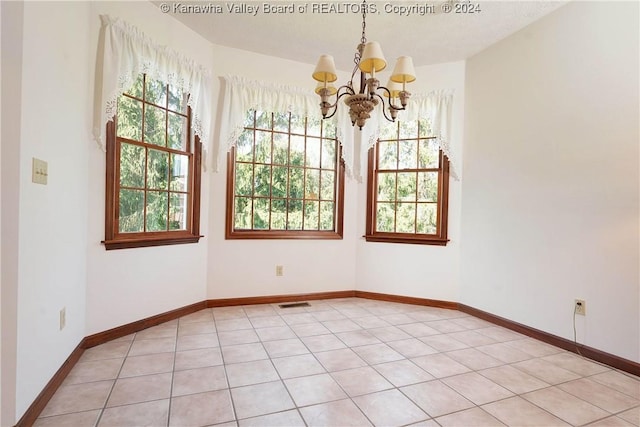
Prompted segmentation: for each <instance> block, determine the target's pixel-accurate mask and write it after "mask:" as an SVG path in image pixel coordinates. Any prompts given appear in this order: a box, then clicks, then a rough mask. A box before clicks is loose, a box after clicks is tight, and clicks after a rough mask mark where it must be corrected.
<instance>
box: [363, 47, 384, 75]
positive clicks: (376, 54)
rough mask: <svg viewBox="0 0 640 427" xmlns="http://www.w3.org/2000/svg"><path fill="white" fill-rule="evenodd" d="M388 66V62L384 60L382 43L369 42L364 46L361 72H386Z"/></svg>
mask: <svg viewBox="0 0 640 427" xmlns="http://www.w3.org/2000/svg"><path fill="white" fill-rule="evenodd" d="M386 66H387V61H386V60H385V59H384V54H383V53H382V48H381V47H380V43H378V42H369V43H367V44H366V45H364V51H363V52H362V58H360V70H362V71H363V72H365V73H369V74H371V72H373V71H375V72H378V71H382V70H384V68H385V67H386Z"/></svg>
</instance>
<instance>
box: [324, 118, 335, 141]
mask: <svg viewBox="0 0 640 427" xmlns="http://www.w3.org/2000/svg"><path fill="white" fill-rule="evenodd" d="M322 136H324V137H325V138H335V137H336V121H335V120H331V119H329V120H323V121H322Z"/></svg>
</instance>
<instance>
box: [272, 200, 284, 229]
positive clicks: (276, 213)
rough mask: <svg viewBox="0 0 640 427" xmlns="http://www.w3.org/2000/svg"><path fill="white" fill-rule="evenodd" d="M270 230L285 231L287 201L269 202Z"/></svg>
mask: <svg viewBox="0 0 640 427" xmlns="http://www.w3.org/2000/svg"><path fill="white" fill-rule="evenodd" d="M271 229H272V230H286V229H287V201H286V199H274V200H272V201H271Z"/></svg>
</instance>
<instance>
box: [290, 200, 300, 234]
mask: <svg viewBox="0 0 640 427" xmlns="http://www.w3.org/2000/svg"><path fill="white" fill-rule="evenodd" d="M287 230H302V200H289V215H288V218H287Z"/></svg>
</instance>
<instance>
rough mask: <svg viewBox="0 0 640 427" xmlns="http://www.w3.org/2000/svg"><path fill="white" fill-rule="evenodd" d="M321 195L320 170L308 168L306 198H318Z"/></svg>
mask: <svg viewBox="0 0 640 427" xmlns="http://www.w3.org/2000/svg"><path fill="white" fill-rule="evenodd" d="M319 197H320V171H318V170H314V169H307V177H306V180H305V193H304V198H305V199H312V200H317V199H318V198H319Z"/></svg>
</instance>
